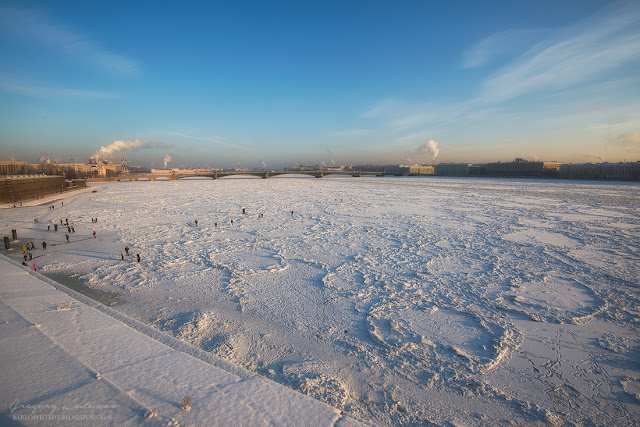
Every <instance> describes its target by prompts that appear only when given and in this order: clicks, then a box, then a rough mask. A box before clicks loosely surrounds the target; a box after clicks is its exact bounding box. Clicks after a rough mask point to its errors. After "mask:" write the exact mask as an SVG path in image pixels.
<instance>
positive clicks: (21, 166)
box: [0, 160, 29, 175]
mask: <svg viewBox="0 0 640 427" xmlns="http://www.w3.org/2000/svg"><path fill="white" fill-rule="evenodd" d="M28 166H29V164H28V163H27V162H19V161H15V160H11V161H8V162H6V161H2V162H0V175H24V174H25V173H27V167H28Z"/></svg>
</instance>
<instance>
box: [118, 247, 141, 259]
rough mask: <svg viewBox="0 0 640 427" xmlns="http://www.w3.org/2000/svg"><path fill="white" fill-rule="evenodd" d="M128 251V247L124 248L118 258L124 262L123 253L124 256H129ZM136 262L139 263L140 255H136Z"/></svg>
mask: <svg viewBox="0 0 640 427" xmlns="http://www.w3.org/2000/svg"><path fill="white" fill-rule="evenodd" d="M129 251H130V249H129V246H125V247H124V251H122V250H121V251H120V258H122V260H123V261H124V257H125V253H126V256H129ZM136 260H137V261H138V262H140V253H136Z"/></svg>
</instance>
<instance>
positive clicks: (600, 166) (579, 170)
mask: <svg viewBox="0 0 640 427" xmlns="http://www.w3.org/2000/svg"><path fill="white" fill-rule="evenodd" d="M560 177H562V178H567V179H612V180H628V181H640V162H635V163H596V164H592V163H586V164H577V165H573V164H568V165H562V166H561V167H560Z"/></svg>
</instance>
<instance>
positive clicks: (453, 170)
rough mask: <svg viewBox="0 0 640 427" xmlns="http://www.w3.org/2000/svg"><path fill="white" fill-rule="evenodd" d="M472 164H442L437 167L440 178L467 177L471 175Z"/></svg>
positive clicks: (436, 171)
mask: <svg viewBox="0 0 640 427" xmlns="http://www.w3.org/2000/svg"><path fill="white" fill-rule="evenodd" d="M471 166H473V165H472V164H471V163H440V164H437V165H436V168H435V173H436V175H438V176H467V175H470V170H471Z"/></svg>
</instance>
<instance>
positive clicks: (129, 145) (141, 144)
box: [91, 139, 173, 161]
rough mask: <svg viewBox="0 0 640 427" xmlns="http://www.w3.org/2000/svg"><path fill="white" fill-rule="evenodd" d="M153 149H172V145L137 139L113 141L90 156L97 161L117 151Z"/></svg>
mask: <svg viewBox="0 0 640 427" xmlns="http://www.w3.org/2000/svg"><path fill="white" fill-rule="evenodd" d="M153 148H156V149H157V148H173V145H170V144H166V143H164V142H162V141H156V140H153V141H150V142H148V141H140V140H139V139H134V140H132V141H113V142H112V143H111V144H109V145H107V146H104V145H103V146H102V147H100V149H99V150H98V151H96V152H95V154H94V155H93V156H91V159H92V160H94V159H95V160H96V161H97V160H98V159H100V158H101V157H109V156H110V155H112V154H113V153H117V152H118V151H124V150H135V149H153Z"/></svg>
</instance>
